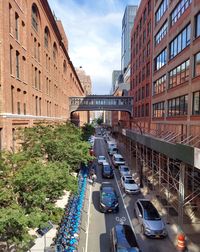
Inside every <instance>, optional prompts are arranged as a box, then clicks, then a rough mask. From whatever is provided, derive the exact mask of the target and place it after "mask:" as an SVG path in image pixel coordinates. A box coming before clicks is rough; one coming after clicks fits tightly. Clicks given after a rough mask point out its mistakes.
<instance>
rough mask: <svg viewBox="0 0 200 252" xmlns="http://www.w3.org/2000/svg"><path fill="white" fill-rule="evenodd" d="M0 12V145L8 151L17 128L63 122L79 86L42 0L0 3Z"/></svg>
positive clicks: (59, 29) (58, 30) (60, 34)
mask: <svg viewBox="0 0 200 252" xmlns="http://www.w3.org/2000/svg"><path fill="white" fill-rule="evenodd" d="M0 13H1V16H0V38H1V43H0V149H2V148H7V149H10V148H12V149H14V148H15V138H16V135H15V132H16V129H17V128H18V127H29V126H33V125H34V124H37V123H38V122H39V121H46V122H56V121H66V120H68V119H69V117H70V114H69V99H68V98H69V97H70V96H82V95H84V89H83V87H82V85H81V83H80V81H79V78H78V76H77V74H76V71H75V69H74V66H73V64H72V62H71V60H70V58H69V55H68V51H67V48H68V40H67V37H66V35H65V33H64V29H63V27H62V24H61V22H60V21H58V20H56V19H55V18H54V15H53V14H52V12H51V9H50V7H49V4H48V2H47V0H35V1H21V0H4V1H0ZM77 118H78V117H77ZM79 119H80V118H79ZM80 120H81V121H83V119H80Z"/></svg>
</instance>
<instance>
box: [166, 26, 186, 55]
mask: <svg viewBox="0 0 200 252" xmlns="http://www.w3.org/2000/svg"><path fill="white" fill-rule="evenodd" d="M190 36H191V25H190V24H189V25H187V26H186V27H185V28H184V29H183V30H182V31H181V33H179V34H178V36H176V37H175V38H174V39H173V40H172V41H171V43H170V44H169V59H170V60H171V59H173V58H174V57H175V56H176V55H177V54H178V53H180V52H181V51H182V50H183V49H184V48H186V47H187V46H188V45H190Z"/></svg>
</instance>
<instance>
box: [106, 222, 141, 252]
mask: <svg viewBox="0 0 200 252" xmlns="http://www.w3.org/2000/svg"><path fill="white" fill-rule="evenodd" d="M110 245H111V246H110V247H111V251H112V252H129V251H130V252H139V251H141V250H140V249H139V246H138V243H137V240H136V237H135V234H134V233H133V230H132V228H131V227H130V226H128V225H121V224H117V225H116V226H115V227H113V228H112V230H111V232H110Z"/></svg>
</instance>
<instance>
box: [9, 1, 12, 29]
mask: <svg viewBox="0 0 200 252" xmlns="http://www.w3.org/2000/svg"><path fill="white" fill-rule="evenodd" d="M9 32H10V33H12V6H11V5H10V4H9Z"/></svg>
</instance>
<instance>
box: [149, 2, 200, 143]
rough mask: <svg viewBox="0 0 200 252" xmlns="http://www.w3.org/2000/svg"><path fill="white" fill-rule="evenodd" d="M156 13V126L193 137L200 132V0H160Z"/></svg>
mask: <svg viewBox="0 0 200 252" xmlns="http://www.w3.org/2000/svg"><path fill="white" fill-rule="evenodd" d="M154 17H155V20H154V31H153V36H154V52H153V58H154V66H153V82H152V89H153V90H152V91H153V92H152V94H153V97H152V108H153V109H152V127H153V128H155V129H156V130H159V131H172V132H176V133H180V134H181V136H182V139H183V140H184V139H185V138H187V137H191V138H192V137H195V136H197V135H199V132H200V121H199V119H200V1H198V0H194V1H192V0H181V1H180V0H179V1H178V0H174V1H167V0H163V1H157V2H156V3H155V9H154ZM194 140H195V139H194ZM196 140H197V139H196ZM190 143H191V144H192V143H193V144H195V142H190Z"/></svg>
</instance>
